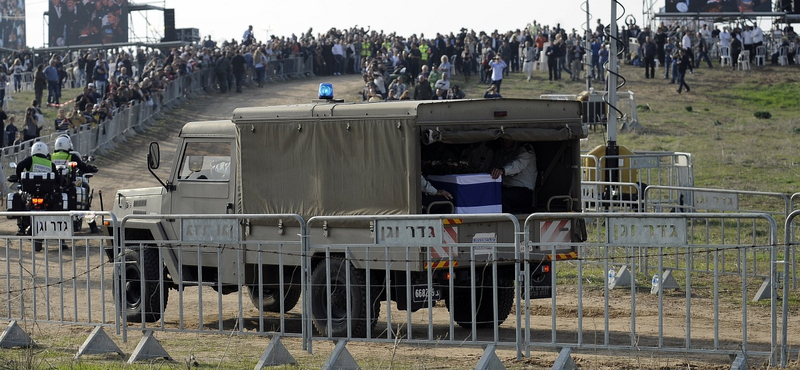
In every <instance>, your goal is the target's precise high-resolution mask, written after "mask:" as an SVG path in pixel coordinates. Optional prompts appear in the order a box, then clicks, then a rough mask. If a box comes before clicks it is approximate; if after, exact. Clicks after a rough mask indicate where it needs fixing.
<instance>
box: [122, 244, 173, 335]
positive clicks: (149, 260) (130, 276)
mask: <svg viewBox="0 0 800 370" xmlns="http://www.w3.org/2000/svg"><path fill="white" fill-rule="evenodd" d="M142 257H144V259H142ZM160 262H161V261H160V260H159V258H158V249H156V248H155V247H149V248H145V249H144V250H143V251H141V254H140V251H139V250H138V249H129V250H127V251H126V252H125V267H124V268H125V281H124V282H122V284H121V286H120V290H119V291H120V292H121V297H120V298H121V301H122V304H123V310H124V311H125V316H126V317H127V318H128V321H129V322H141V321H142V320H143V319H144V321H145V322H156V321H158V320H159V319H161V313H162V312H161V299H162V298H163V299H164V308H165V309H166V308H167V299H168V298H169V294H168V292H167V290H166V289H164V287H162V286H161V284H160V279H159V276H160V275H159V273H160V272H159V264H160ZM143 309H144V313H143V312H142V311H143ZM143 314H144V316H142V315H143Z"/></svg>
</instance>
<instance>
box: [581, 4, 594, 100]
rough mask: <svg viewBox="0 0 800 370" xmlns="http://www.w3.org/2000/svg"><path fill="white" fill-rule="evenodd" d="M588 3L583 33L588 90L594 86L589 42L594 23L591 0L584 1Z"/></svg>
mask: <svg viewBox="0 0 800 370" xmlns="http://www.w3.org/2000/svg"><path fill="white" fill-rule="evenodd" d="M584 4H586V30H585V32H584V33H583V44H584V45H585V46H584V50H585V51H586V53H585V54H583V61H584V70H585V71H586V91H589V89H591V88H592V76H590V74H591V71H592V68H593V67H592V54H591V50H592V49H591V44H589V42H590V40H591V38H592V25H591V23H589V21H590V18H591V16H592V15H591V13H589V0H586V1H585V2H584Z"/></svg>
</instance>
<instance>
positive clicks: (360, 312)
mask: <svg viewBox="0 0 800 370" xmlns="http://www.w3.org/2000/svg"><path fill="white" fill-rule="evenodd" d="M330 265H331V269H330V273H329V272H328V271H326V270H327V268H326V263H325V262H320V263H319V264H318V265H317V266H316V267H315V268H314V271H313V272H312V274H311V315H312V319H313V321H314V327H316V328H317V330H318V331H319V332H320V333H321V334H322V335H325V336H331V337H346V336H347V322H348V319H349V320H350V322H351V326H352V332H351V335H352V336H353V337H355V338H363V337H366V336H367V325H369V327H370V328H374V327H375V324H376V323H377V322H378V315H379V314H380V309H381V304H380V303H381V302H380V298H379V297H378V292H375V290H373V292H374V293H373V294H371V299H372V301H373V302H372V309H371V312H370V314H371V316H372V317H371V318H367V287H366V283H365V280H366V274H365V272H364V271H363V270H356V269H355V267H353V265H352V264H350V263H349V262H347V261H345V260H344V259H341V258H331V259H330ZM347 269H349V270H350V289H348V287H347ZM328 276H330V281H331V290H330V293H328V289H327V287H326V284H327V277H328ZM348 293H349V297H350V312H348V311H347V297H348ZM329 300H330V306H331V312H330V321H331V330H330V333H329V332H328V302H329Z"/></svg>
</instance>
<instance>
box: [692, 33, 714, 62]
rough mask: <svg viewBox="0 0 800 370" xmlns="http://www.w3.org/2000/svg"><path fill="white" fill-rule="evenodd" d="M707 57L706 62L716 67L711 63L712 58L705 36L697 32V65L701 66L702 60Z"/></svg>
mask: <svg viewBox="0 0 800 370" xmlns="http://www.w3.org/2000/svg"><path fill="white" fill-rule="evenodd" d="M703 59H705V61H706V63H708V68H714V66H713V65H711V59H709V58H708V43H706V39H705V38H704V37H703V34H702V33H700V32H698V33H697V59H696V60H695V63H696V64H695V67H697V68H700V62H702V61H703Z"/></svg>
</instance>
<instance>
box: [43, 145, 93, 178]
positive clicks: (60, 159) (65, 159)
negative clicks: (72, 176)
mask: <svg viewBox="0 0 800 370" xmlns="http://www.w3.org/2000/svg"><path fill="white" fill-rule="evenodd" d="M53 149H54V150H53V154H52V155H51V156H50V160H51V161H53V164H54V165H56V166H59V165H66V164H67V163H69V162H75V163H76V164H77V167H78V169H79V170H80V171H81V172H83V173H95V172H97V167H95V166H92V165H90V164H86V163H84V162H83V160H81V158H80V157H79V156H76V155H73V154H72V153H70V150H71V149H72V140H70V139H69V137H67V136H59V137H58V139H56V143H55V146H54V148H53Z"/></svg>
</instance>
